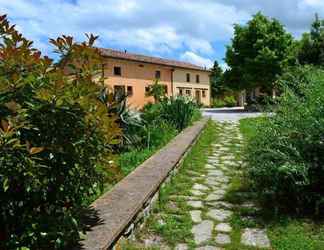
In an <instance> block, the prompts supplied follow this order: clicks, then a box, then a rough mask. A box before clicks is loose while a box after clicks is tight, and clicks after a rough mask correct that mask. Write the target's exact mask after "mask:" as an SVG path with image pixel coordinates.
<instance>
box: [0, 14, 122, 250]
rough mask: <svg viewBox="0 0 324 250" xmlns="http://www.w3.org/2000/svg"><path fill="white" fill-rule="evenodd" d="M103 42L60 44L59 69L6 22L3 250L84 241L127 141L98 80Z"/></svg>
mask: <svg viewBox="0 0 324 250" xmlns="http://www.w3.org/2000/svg"><path fill="white" fill-rule="evenodd" d="M95 39H96V38H95V37H93V36H92V35H91V36H89V40H88V41H87V42H84V43H75V42H74V41H73V39H72V38H71V37H65V36H63V37H61V38H59V39H57V40H52V43H53V45H54V46H55V49H56V51H57V52H59V54H60V56H61V60H60V62H59V63H57V64H54V63H53V62H52V61H51V60H50V59H48V58H46V57H41V54H40V52H38V51H37V50H36V49H33V48H32V43H31V42H30V41H28V40H26V39H25V38H23V37H22V36H21V35H20V34H19V33H18V32H17V31H16V30H15V28H14V26H10V25H9V23H8V21H7V19H6V17H5V16H2V17H0V54H1V57H0V197H1V202H0V249H33V250H34V249H35V250H39V249H62V248H64V247H66V246H67V245H68V244H69V243H73V242H76V241H77V240H78V239H79V230H80V228H81V227H80V225H79V214H80V210H81V208H83V207H84V206H87V205H88V204H87V203H86V202H87V198H88V197H90V196H92V195H93V194H94V193H95V192H97V191H98V190H99V189H100V187H101V186H102V182H103V178H104V175H103V171H102V170H103V167H104V166H106V164H105V162H106V161H107V160H108V159H109V156H110V153H111V151H110V149H111V147H112V146H113V145H115V144H117V143H119V137H120V135H121V134H120V128H119V126H118V124H117V123H116V118H115V117H114V116H108V110H107V105H106V103H103V102H102V101H101V100H100V99H99V95H100V93H101V91H100V90H101V89H100V86H99V85H98V84H97V83H96V82H94V81H93V80H92V76H93V75H95V74H96V72H97V69H98V68H100V65H101V64H100V60H101V59H100V56H99V54H98V51H97V50H96V49H94V48H92V45H93V42H94V41H95ZM73 62H84V63H82V64H80V63H78V64H73ZM66 67H69V72H70V73H71V76H70V77H67V76H66V75H65V74H64V72H65V71H66Z"/></svg>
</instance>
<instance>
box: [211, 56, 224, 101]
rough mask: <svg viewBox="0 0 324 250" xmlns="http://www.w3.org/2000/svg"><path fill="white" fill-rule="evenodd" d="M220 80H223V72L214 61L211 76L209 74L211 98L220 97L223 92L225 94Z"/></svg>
mask: <svg viewBox="0 0 324 250" xmlns="http://www.w3.org/2000/svg"><path fill="white" fill-rule="evenodd" d="M222 78H223V70H222V68H221V67H220V66H219V64H218V62H217V61H215V62H214V66H213V68H212V69H211V74H210V85H211V96H212V98H215V97H217V96H220V95H222V94H223V93H224V92H226V87H225V86H224V84H223V81H222Z"/></svg>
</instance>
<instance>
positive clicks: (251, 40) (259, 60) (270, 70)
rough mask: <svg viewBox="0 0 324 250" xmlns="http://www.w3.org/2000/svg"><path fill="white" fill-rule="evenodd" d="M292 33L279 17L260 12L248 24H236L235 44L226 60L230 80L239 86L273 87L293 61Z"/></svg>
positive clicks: (247, 87)
mask: <svg viewBox="0 0 324 250" xmlns="http://www.w3.org/2000/svg"><path fill="white" fill-rule="evenodd" d="M292 43H293V38H292V36H291V35H290V34H289V33H287V32H286V30H285V29H284V27H283V25H282V24H281V23H280V22H279V21H277V20H276V19H269V18H268V17H266V16H264V15H262V14H261V13H260V12H259V13H257V14H256V15H254V16H253V19H252V20H250V21H249V22H248V23H247V25H238V24H236V25H235V26H234V38H233V39H232V45H231V46H228V47H227V52H226V58H225V61H226V62H227V64H228V65H229V67H230V69H229V70H228V71H227V72H226V73H225V78H226V82H227V83H228V84H229V85H232V86H233V85H234V86H236V88H237V89H253V88H255V87H262V88H263V89H264V90H266V91H270V90H271V89H272V88H273V85H274V82H275V80H276V77H277V75H280V74H281V73H282V71H283V69H284V67H285V66H286V65H287V64H288V62H289V48H290V46H291V45H292Z"/></svg>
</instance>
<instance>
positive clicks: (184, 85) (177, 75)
mask: <svg viewBox="0 0 324 250" xmlns="http://www.w3.org/2000/svg"><path fill="white" fill-rule="evenodd" d="M187 74H190V82H187ZM196 75H199V83H197V82H196ZM181 90H182V95H187V96H191V97H192V98H194V99H197V96H196V94H198V95H200V103H201V104H203V105H204V106H210V80H209V72H208V71H199V70H190V69H175V70H174V72H173V93H174V95H175V96H177V95H181ZM188 91H190V94H189V93H186V92H188ZM203 92H204V95H203Z"/></svg>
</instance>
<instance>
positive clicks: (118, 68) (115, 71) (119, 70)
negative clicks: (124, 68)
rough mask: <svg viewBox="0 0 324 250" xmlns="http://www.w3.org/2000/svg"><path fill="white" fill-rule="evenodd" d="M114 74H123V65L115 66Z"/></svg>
mask: <svg viewBox="0 0 324 250" xmlns="http://www.w3.org/2000/svg"><path fill="white" fill-rule="evenodd" d="M114 75H115V76H121V67H114Z"/></svg>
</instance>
